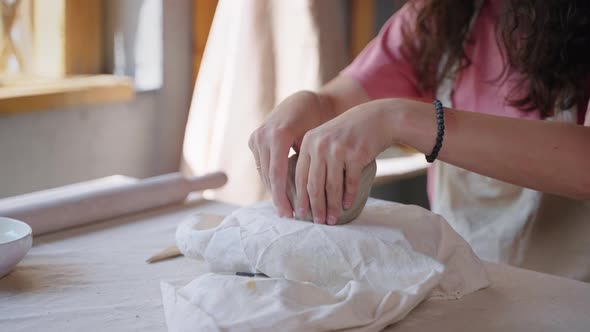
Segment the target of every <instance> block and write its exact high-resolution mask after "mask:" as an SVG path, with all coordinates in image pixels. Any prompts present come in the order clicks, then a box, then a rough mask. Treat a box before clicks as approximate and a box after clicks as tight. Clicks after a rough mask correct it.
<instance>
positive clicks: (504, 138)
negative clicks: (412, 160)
mask: <svg viewBox="0 0 590 332" xmlns="http://www.w3.org/2000/svg"><path fill="white" fill-rule="evenodd" d="M391 104H392V108H393V109H394V110H393V112H392V113H395V116H394V119H393V120H392V121H394V122H396V124H395V130H394V131H395V132H396V133H395V134H394V137H392V140H393V143H401V144H405V145H408V146H411V147H412V148H414V149H416V150H418V151H420V152H422V153H425V154H429V153H430V152H431V150H432V147H433V145H434V142H435V138H436V132H437V124H436V118H435V112H434V106H433V105H432V104H428V103H415V102H408V101H399V100H392V102H391ZM589 145H590V128H589V127H582V126H578V125H574V124H563V123H552V122H548V121H532V120H523V119H514V118H507V117H499V116H490V115H484V114H478V113H471V112H464V111H459V110H454V109H445V135H444V141H443V147H442V149H441V151H440V153H439V156H438V159H440V160H441V161H444V162H447V163H449V164H453V165H456V166H458V167H461V168H464V169H467V170H470V171H473V172H475V173H479V174H482V175H485V176H488V177H492V178H496V179H499V180H501V181H505V182H509V183H513V184H515V185H518V186H522V187H527V188H531V189H535V190H539V191H543V192H548V193H554V194H559V195H563V196H569V197H573V198H577V199H585V200H587V199H590V173H589V171H590V155H589V154H588V147H589Z"/></svg>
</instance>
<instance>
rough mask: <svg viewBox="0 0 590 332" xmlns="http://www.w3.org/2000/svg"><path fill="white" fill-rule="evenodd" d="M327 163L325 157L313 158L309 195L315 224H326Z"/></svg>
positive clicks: (308, 181) (308, 185) (309, 177)
mask: <svg viewBox="0 0 590 332" xmlns="http://www.w3.org/2000/svg"><path fill="white" fill-rule="evenodd" d="M325 188H326V162H325V159H324V156H312V157H311V162H310V165H309V175H308V177H307V194H308V195H309V202H310V205H311V211H312V214H313V222H314V223H316V224H325V223H326V191H325Z"/></svg>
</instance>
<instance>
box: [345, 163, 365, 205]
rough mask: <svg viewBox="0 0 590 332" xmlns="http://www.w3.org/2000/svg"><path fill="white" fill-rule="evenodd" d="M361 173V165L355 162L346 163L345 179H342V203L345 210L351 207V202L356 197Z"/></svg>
mask: <svg viewBox="0 0 590 332" xmlns="http://www.w3.org/2000/svg"><path fill="white" fill-rule="evenodd" d="M361 173H362V167H361V166H360V165H358V164H356V163H347V164H346V167H345V171H344V174H345V176H344V177H345V180H344V198H343V200H342V205H343V206H344V209H345V210H348V209H350V208H351V207H352V203H353V202H354V199H355V198H356V194H357V191H358V188H359V180H360V177H361Z"/></svg>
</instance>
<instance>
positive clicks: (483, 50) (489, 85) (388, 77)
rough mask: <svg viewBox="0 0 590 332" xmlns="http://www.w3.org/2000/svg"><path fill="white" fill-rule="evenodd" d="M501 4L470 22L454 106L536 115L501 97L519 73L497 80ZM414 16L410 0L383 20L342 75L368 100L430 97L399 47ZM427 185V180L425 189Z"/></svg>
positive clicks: (492, 0) (492, 2) (488, 4)
mask: <svg viewBox="0 0 590 332" xmlns="http://www.w3.org/2000/svg"><path fill="white" fill-rule="evenodd" d="M501 4H502V0H487V1H485V3H484V4H483V6H482V8H481V11H480V13H479V16H478V18H477V20H476V22H475V23H474V26H473V30H472V37H473V40H474V42H473V43H468V44H467V46H466V50H465V52H466V54H467V56H468V57H469V58H470V60H471V65H470V66H469V67H467V68H465V69H464V70H462V71H461V72H460V73H458V75H457V77H456V78H455V80H454V82H453V91H454V93H453V95H452V103H453V107H454V108H456V109H460V110H464V111H470V112H478V113H486V114H493V115H499V116H507V117H514V118H527V119H539V118H540V113H539V112H528V113H527V112H522V111H520V110H518V109H517V108H515V107H512V106H510V105H509V103H508V102H507V101H506V99H507V98H506V97H507V96H508V94H509V93H511V92H513V90H514V89H515V83H514V81H515V79H517V78H518V75H519V74H518V73H515V72H511V71H508V74H507V75H508V76H507V77H508V79H506V80H500V81H496V79H497V77H498V76H499V75H500V73H501V72H502V70H503V60H502V56H501V54H500V49H499V48H498V44H497V42H496V32H495V23H496V18H497V14H498V13H499V10H500V8H499V7H500V6H501ZM415 18H416V8H415V6H414V4H413V3H412V2H411V1H410V2H408V3H407V4H406V5H404V6H403V7H402V8H401V9H400V10H399V11H397V12H396V13H395V14H394V15H393V16H392V17H391V18H390V19H389V20H388V21H387V22H386V24H385V25H384V26H383V28H382V29H381V31H380V32H379V34H378V36H377V37H376V38H375V39H373V40H372V41H371V43H369V45H368V46H367V47H366V48H365V49H364V50H363V52H361V54H360V55H359V56H358V57H357V58H356V59H355V60H354V61H353V62H352V63H351V64H350V65H349V66H348V67H346V68H345V69H344V70H343V71H342V74H343V75H347V76H350V77H352V78H353V79H355V80H356V81H357V82H358V83H359V84H360V85H361V86H362V87H363V88H364V90H365V91H366V93H367V94H368V95H369V97H371V98H372V99H379V98H396V97H399V98H413V99H426V100H429V101H431V100H433V99H434V96H433V95H423V94H422V93H420V91H419V90H418V88H417V84H416V80H417V78H416V73H415V71H414V68H413V66H412V65H411V64H410V63H409V62H408V61H407V60H406V59H405V58H404V57H403V56H402V55H401V51H400V50H401V45H402V43H403V35H402V28H404V29H407V31H412V30H413V26H414V25H415ZM585 111H586V109H585V107H583V108H580V112H579V113H580V114H579V116H578V122H579V123H583V119H584V113H585ZM429 178H431V177H430V176H429ZM429 180H430V179H429ZM430 184H431V181H429V188H430ZM429 192H430V190H429Z"/></svg>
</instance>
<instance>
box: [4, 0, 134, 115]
mask: <svg viewBox="0 0 590 332" xmlns="http://www.w3.org/2000/svg"><path fill="white" fill-rule="evenodd" d="M0 4H1V7H0V8H1V15H0V16H1V19H2V24H1V27H2V36H1V37H0V49H1V51H0V113H14V112H21V111H31V110H40V109H48V108H51V107H58V106H72V105H77V104H88V103H95V102H108V101H122V100H128V99H131V98H132V97H133V95H134V91H133V88H132V84H131V82H130V80H129V79H128V78H126V77H120V76H119V77H117V76H113V75H104V74H105V60H104V59H105V56H104V55H105V51H104V50H105V47H104V46H105V42H104V40H105V38H104V32H103V31H104V26H103V24H104V21H105V20H104V8H105V6H104V1H102V0H84V1H80V0H50V1H48V0H0Z"/></svg>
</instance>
